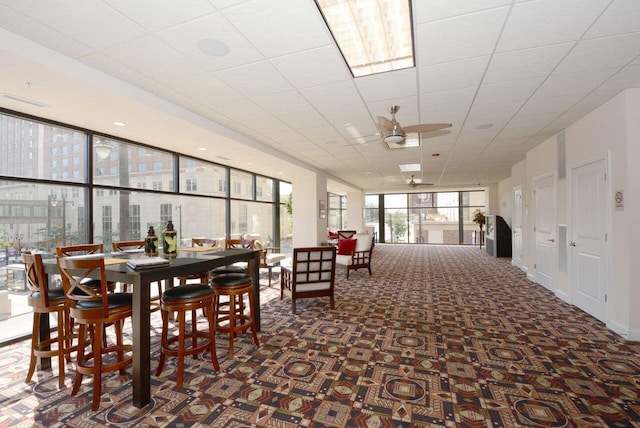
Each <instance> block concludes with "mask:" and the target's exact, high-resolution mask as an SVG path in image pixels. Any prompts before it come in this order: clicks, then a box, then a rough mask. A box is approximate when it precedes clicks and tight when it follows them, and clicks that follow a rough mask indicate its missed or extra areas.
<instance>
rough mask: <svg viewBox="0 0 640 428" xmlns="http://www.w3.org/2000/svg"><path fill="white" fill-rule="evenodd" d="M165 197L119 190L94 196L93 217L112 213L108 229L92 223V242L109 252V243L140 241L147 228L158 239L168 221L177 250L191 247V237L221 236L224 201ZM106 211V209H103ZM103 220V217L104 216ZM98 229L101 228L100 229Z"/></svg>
mask: <svg viewBox="0 0 640 428" xmlns="http://www.w3.org/2000/svg"><path fill="white" fill-rule="evenodd" d="M167 198H168V196H167V195H162V194H157V193H143V192H136V191H127V190H120V191H115V192H114V193H113V194H108V195H107V194H106V193H105V192H102V193H99V192H98V191H97V190H96V191H95V192H94V207H93V210H94V213H96V212H97V213H107V212H110V213H112V215H113V216H112V218H111V223H110V225H108V226H110V227H111V229H108V228H105V227H104V225H105V224H107V223H105V222H104V219H101V220H100V221H97V222H96V226H95V227H96V228H95V230H94V237H93V240H94V242H103V243H104V244H105V247H106V248H110V246H111V243H112V242H113V241H125V240H133V239H144V237H145V236H147V231H148V229H149V226H153V228H154V230H155V232H156V234H157V235H158V236H159V235H160V234H161V233H162V231H163V230H164V229H165V227H166V225H167V222H168V221H169V220H171V221H172V223H173V225H174V227H175V228H176V230H177V232H178V238H179V239H180V245H181V246H189V245H191V238H193V237H207V238H220V237H224V236H225V218H226V209H225V201H224V199H212V198H205V197H197V196H186V195H171V196H170V200H171V203H167ZM107 207H108V208H107ZM105 217H106V216H105ZM101 225H102V226H101Z"/></svg>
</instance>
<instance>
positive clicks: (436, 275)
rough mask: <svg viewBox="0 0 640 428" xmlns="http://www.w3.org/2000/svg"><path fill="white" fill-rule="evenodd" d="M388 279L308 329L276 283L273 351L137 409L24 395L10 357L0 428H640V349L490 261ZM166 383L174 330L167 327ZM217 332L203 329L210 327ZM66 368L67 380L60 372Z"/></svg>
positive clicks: (265, 311)
mask: <svg viewBox="0 0 640 428" xmlns="http://www.w3.org/2000/svg"><path fill="white" fill-rule="evenodd" d="M372 270H373V276H369V274H368V272H366V271H357V272H354V273H352V274H351V275H350V277H351V278H350V279H349V280H347V279H346V275H345V272H344V271H338V274H337V276H338V279H337V282H336V308H335V310H331V309H330V307H329V302H328V299H326V298H317V299H304V300H301V301H299V303H298V310H297V312H298V315H296V316H293V315H292V314H291V302H290V300H289V299H288V298H287V297H286V296H285V298H284V300H282V301H280V300H279V299H280V296H279V284H277V281H274V284H276V285H274V286H273V287H272V288H268V287H267V286H266V283H267V282H266V278H263V279H262V280H261V299H262V306H261V308H262V331H261V332H260V333H259V339H260V347H256V346H254V344H253V341H252V340H251V336H250V335H248V334H243V335H241V336H239V337H238V338H236V340H235V345H234V348H235V355H234V356H233V357H232V358H229V357H228V356H227V354H226V351H227V339H226V338H225V337H223V336H218V338H217V355H218V359H219V362H220V366H221V368H220V371H219V372H217V371H215V370H214V369H213V367H212V365H211V362H210V359H208V356H207V355H205V356H204V358H201V359H192V358H187V360H186V363H187V364H186V367H185V374H184V386H183V389H182V390H181V391H176V390H175V379H174V377H175V362H174V359H173V358H168V359H167V362H166V364H165V369H164V372H163V373H162V375H161V376H153V375H152V378H151V382H152V393H151V395H152V402H151V404H150V405H148V406H147V407H145V408H144V409H137V408H135V407H133V406H132V404H131V378H130V376H128V375H125V376H120V375H118V374H117V372H116V373H114V374H111V375H105V376H104V377H103V386H102V403H101V406H100V409H99V410H98V411H97V412H91V391H92V390H91V380H90V379H88V378H87V377H85V380H84V382H83V385H82V387H81V389H80V392H79V393H78V395H77V396H75V397H72V396H71V395H70V392H71V386H72V383H73V366H70V367H68V368H67V376H66V383H65V386H66V387H65V388H64V389H62V390H59V389H58V388H57V378H56V377H55V375H54V374H52V372H44V373H41V372H36V376H35V377H34V381H33V382H31V383H30V384H25V383H24V378H25V375H26V371H27V367H28V352H29V351H28V343H27V342H26V341H25V342H21V343H18V344H15V345H11V346H7V347H4V348H0V369H1V370H2V375H0V410H1V411H0V427H5V426H37V427H86V426H93V425H98V426H111V427H127V426H136V427H147V426H148V427H163V426H171V427H182V426H185V427H186V426H213V427H263V426H264V427H281V428H288V427H574V426H590V427H592V426H614V427H618V426H619V427H629V426H636V427H640V343H638V342H630V341H625V340H623V339H622V338H621V337H620V336H618V335H616V334H614V333H613V332H611V331H610V330H608V329H607V328H606V327H605V325H604V324H603V323H602V322H600V321H598V320H596V319H595V318H593V317H591V316H589V315H588V314H586V313H585V312H583V311H581V310H579V309H577V308H576V307H574V306H571V305H568V304H566V303H565V302H563V301H561V300H560V299H558V298H557V297H555V295H554V294H553V293H551V292H549V291H548V290H546V289H545V288H544V287H542V286H540V285H537V284H534V283H532V282H530V281H528V280H527V279H526V276H525V274H524V273H523V272H522V271H520V270H519V269H516V268H514V267H512V266H511V264H510V259H504V258H494V257H490V256H488V255H487V254H486V252H484V251H482V250H480V249H479V248H478V247H460V246H423V245H384V244H381V245H377V246H376V247H375V249H374V251H373V265H372ZM152 317H153V319H152V325H153V331H152V353H153V355H152V360H151V361H152V362H151V369H152V373H153V372H154V371H155V368H156V367H157V360H158V353H159V337H160V326H161V323H160V319H159V315H158V314H157V313H154V314H153V315H152ZM203 326H204V324H203ZM52 364H53V365H54V372H53V373H56V372H57V368H56V367H55V362H52Z"/></svg>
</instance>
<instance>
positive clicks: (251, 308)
mask: <svg viewBox="0 0 640 428" xmlns="http://www.w3.org/2000/svg"><path fill="white" fill-rule="evenodd" d="M241 297H242V296H241ZM253 308H254V306H253V292H249V312H250V315H251V320H252V321H253V327H251V334H252V335H253V343H255V345H256V346H260V342H258V335H257V334H256V318H255V312H254V311H253Z"/></svg>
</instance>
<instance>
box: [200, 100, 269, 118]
mask: <svg viewBox="0 0 640 428" xmlns="http://www.w3.org/2000/svg"><path fill="white" fill-rule="evenodd" d="M208 106H209V107H210V108H211V109H212V110H215V111H217V112H219V113H220V114H222V115H224V116H227V117H230V118H233V120H234V121H236V122H247V121H250V120H256V119H261V118H270V117H272V115H271V113H270V112H268V111H266V110H264V109H263V108H262V107H260V106H259V105H257V104H256V103H254V102H253V101H250V100H248V99H246V98H242V99H231V100H226V101H220V102H217V101H216V100H211V102H210V103H209V104H208Z"/></svg>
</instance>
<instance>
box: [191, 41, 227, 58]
mask: <svg viewBox="0 0 640 428" xmlns="http://www.w3.org/2000/svg"><path fill="white" fill-rule="evenodd" d="M198 49H200V51H202V52H204V53H206V54H207V55H211V56H225V55H226V54H228V53H229V46H227V45H226V44H225V43H223V42H221V41H220V40H216V39H200V40H198Z"/></svg>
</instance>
